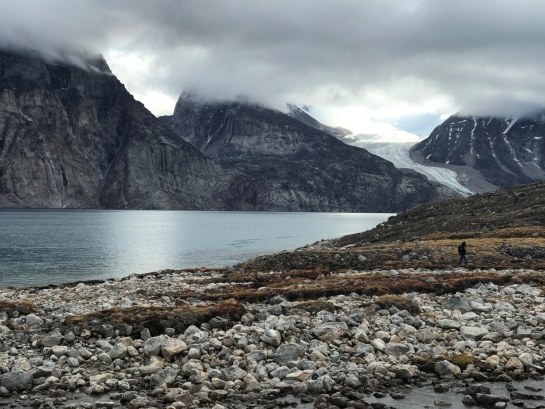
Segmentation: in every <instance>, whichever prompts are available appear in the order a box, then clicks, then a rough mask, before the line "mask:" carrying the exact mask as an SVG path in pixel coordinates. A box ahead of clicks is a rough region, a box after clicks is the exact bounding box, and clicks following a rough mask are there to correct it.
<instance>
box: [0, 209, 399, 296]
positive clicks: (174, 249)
mask: <svg viewBox="0 0 545 409" xmlns="http://www.w3.org/2000/svg"><path fill="white" fill-rule="evenodd" d="M389 216H390V214H381V213H379V214H360V213H357V214H356V213H351V214H347V213H261V212H198V211H138V210H126V211H125V210H124V211H107V210H0V232H1V235H0V287H5V286H28V285H47V284H54V283H61V282H69V281H77V280H89V279H106V278H112V277H121V276H126V275H129V274H132V273H145V272H149V271H156V270H161V269H166V268H184V267H197V266H221V265H226V264H233V263H236V262H240V261H243V260H245V259H247V258H249V257H254V256H257V255H260V254H267V253H272V252H277V251H280V250H284V249H288V250H290V249H294V248H296V247H300V246H302V245H305V244H308V243H312V242H315V241H317V240H320V239H323V238H332V237H339V236H342V235H345V234H351V233H355V232H358V231H363V230H367V229H369V228H372V227H374V226H375V225H377V224H378V223H380V222H382V221H384V220H386V219H387V218H388V217H389Z"/></svg>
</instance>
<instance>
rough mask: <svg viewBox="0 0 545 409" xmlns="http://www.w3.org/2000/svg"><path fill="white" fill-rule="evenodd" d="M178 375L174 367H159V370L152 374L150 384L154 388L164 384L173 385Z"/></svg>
mask: <svg viewBox="0 0 545 409" xmlns="http://www.w3.org/2000/svg"><path fill="white" fill-rule="evenodd" d="M176 376H178V370H177V369H174V368H165V369H159V370H158V371H157V372H155V373H154V374H153V375H151V377H150V386H151V387H152V388H157V387H159V386H161V385H162V384H166V385H167V386H172V384H173V383H174V381H175V380H176Z"/></svg>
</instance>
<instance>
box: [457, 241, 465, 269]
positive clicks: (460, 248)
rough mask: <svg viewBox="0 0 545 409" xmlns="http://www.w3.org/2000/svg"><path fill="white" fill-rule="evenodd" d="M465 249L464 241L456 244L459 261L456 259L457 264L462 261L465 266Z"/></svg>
mask: <svg viewBox="0 0 545 409" xmlns="http://www.w3.org/2000/svg"><path fill="white" fill-rule="evenodd" d="M466 253H467V249H466V242H465V241H463V242H462V244H460V245H459V246H458V254H459V255H460V261H458V265H460V264H462V261H463V262H464V264H465V265H466V266H467V257H466Z"/></svg>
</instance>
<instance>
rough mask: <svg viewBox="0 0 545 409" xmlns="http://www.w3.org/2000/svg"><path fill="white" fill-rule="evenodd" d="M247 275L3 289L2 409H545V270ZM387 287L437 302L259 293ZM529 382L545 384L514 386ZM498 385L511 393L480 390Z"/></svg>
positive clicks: (166, 274)
mask: <svg viewBox="0 0 545 409" xmlns="http://www.w3.org/2000/svg"><path fill="white" fill-rule="evenodd" d="M237 273H241V272H240V271H233V270H225V269H216V270H206V269H199V270H182V271H162V272H157V273H153V274H148V275H140V276H136V275H135V276H130V277H127V278H124V279H117V280H107V281H104V282H96V283H79V284H74V285H66V286H58V287H51V288H26V289H13V288H8V289H3V290H1V292H0V299H1V309H2V311H3V312H2V314H1V316H0V317H1V318H0V321H1V323H2V326H1V327H0V331H1V332H2V333H1V334H0V340H1V354H0V370H1V372H2V375H0V395H1V396H2V398H3V399H2V401H1V402H0V404H1V405H5V406H7V407H37V408H38V407H39V408H49V407H55V408H57V407H62V408H115V407H128V408H185V407H187V408H191V407H194V408H197V407H211V408H216V409H220V408H222V407H224V408H240V407H249V408H252V407H265V408H269V407H270V408H273V407H289V406H298V405H301V404H305V403H306V404H307V405H308V407H315V408H346V407H352V408H367V407H373V408H382V407H386V406H385V405H384V404H381V403H380V398H381V396H385V397H390V398H393V399H396V400H397V399H399V405H394V407H399V408H402V407H404V405H403V398H404V396H405V394H406V393H407V391H409V390H410V388H419V387H422V386H428V387H433V388H434V391H435V392H436V393H437V395H436V399H435V400H434V401H431V402H423V403H425V404H427V405H431V406H435V405H440V406H448V405H449V404H451V403H452V402H449V401H448V400H445V399H443V398H442V395H441V393H444V392H448V391H449V390H450V389H451V388H456V387H458V388H459V389H460V388H462V390H463V394H461V395H456V396H455V398H456V399H457V400H458V401H462V402H463V403H464V404H467V405H470V404H476V403H477V404H481V405H493V406H494V407H497V408H501V407H506V405H507V402H509V401H510V402H511V403H512V404H516V405H517V406H524V407H537V405H536V403H539V402H537V401H540V400H542V399H544V396H543V395H540V394H539V393H538V392H539V391H540V390H541V387H540V386H539V385H543V382H539V381H542V380H543V377H542V373H543V372H544V366H545V350H544V346H543V344H542V342H543V340H542V337H543V333H544V329H545V305H544V300H545V297H544V293H543V291H542V287H541V285H542V284H543V282H542V281H540V278H541V277H543V271H533V270H526V269H519V270H514V269H508V270H504V271H495V270H490V271H469V270H465V269H451V270H437V271H429V270H414V269H406V270H399V271H395V270H390V271H383V270H374V271H356V270H351V271H347V272H343V273H332V274H328V275H327V276H326V275H324V274H319V275H315V276H311V275H308V276H307V277H306V278H305V277H296V276H294V277H293V278H292V277H290V276H286V275H285V273H284V272H279V271H270V272H266V273H258V274H255V273H254V274H249V275H248V281H247V282H239V281H233V282H229V277H230V276H233V277H236V275H237ZM464 276H465V277H466V278H467V279H464V278H463V277H464ZM460 277H462V278H461V279H460ZM483 277H486V278H484V279H483ZM222 279H223V280H222ZM382 279H385V280H389V281H395V282H403V281H406V282H407V285H411V284H410V283H412V281H411V280H414V279H417V280H418V281H423V282H424V283H425V284H426V285H428V286H430V287H429V288H430V289H431V291H429V292H407V293H404V294H402V295H378V294H377V295H367V294H365V291H360V290H359V289H358V288H357V286H358V284H356V285H355V287H354V289H355V292H350V291H347V292H346V294H340V295H332V296H328V297H321V298H317V299H313V300H304V299H302V300H290V299H289V298H291V297H290V296H289V295H288V298H287V297H285V296H283V295H282V294H281V292H279V291H275V290H274V287H267V286H263V287H258V288H255V287H256V283H257V285H262V283H266V282H267V281H268V280H270V281H269V282H271V283H272V282H277V280H282V281H283V282H285V283H286V284H294V282H295V283H297V284H296V285H297V286H299V287H300V288H301V289H303V290H304V288H305V287H307V286H314V285H316V284H317V283H319V284H320V285H326V284H327V282H329V281H335V282H340V281H347V282H350V283H352V282H353V283H358V281H359V282H361V283H366V282H368V281H369V280H370V281H380V280H382ZM452 280H455V281H456V280H458V281H457V282H461V283H462V284H457V285H456V286H452V288H456V289H457V291H454V292H452V291H449V288H450V287H448V286H447V287H445V286H444V285H443V284H442V283H446V282H449V281H450V282H451V281H452ZM460 280H461V281H460ZM361 283H360V284H361ZM463 283H465V284H463ZM464 286H465V288H464ZM240 288H247V289H252V290H253V291H252V292H253V293H256V298H255V300H254V301H244V302H239V301H236V300H234V299H228V298H225V299H221V297H220V299H219V300H215V301H210V300H206V298H208V297H207V295H208V294H210V293H213V292H214V291H217V290H219V289H221V290H223V291H225V292H226V293H236V292H237V289H240ZM189 293H190V294H193V296H190V297H186V296H185V295H187V294H189ZM165 294H169V295H165ZM174 294H184V298H183V299H181V298H177V297H176V296H174ZM523 379H529V380H531V381H535V382H533V383H532V382H530V383H529V384H525V387H526V388H528V389H520V390H517V388H516V387H514V386H512V385H513V384H514V382H515V384H516V381H517V380H523ZM490 381H492V382H499V383H502V384H503V385H504V388H505V393H503V394H492V393H490V389H489V388H488V387H487V386H484V385H481V386H479V385H480V384H481V383H482V382H490ZM450 396H451V397H452V395H450Z"/></svg>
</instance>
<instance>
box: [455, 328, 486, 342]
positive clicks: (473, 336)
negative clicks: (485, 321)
mask: <svg viewBox="0 0 545 409" xmlns="http://www.w3.org/2000/svg"><path fill="white" fill-rule="evenodd" d="M486 334H488V330H487V329H486V328H484V327H466V326H461V327H460V335H461V336H462V338H463V339H465V340H466V341H467V340H478V339H481V338H482V337H483V336H485V335H486Z"/></svg>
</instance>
